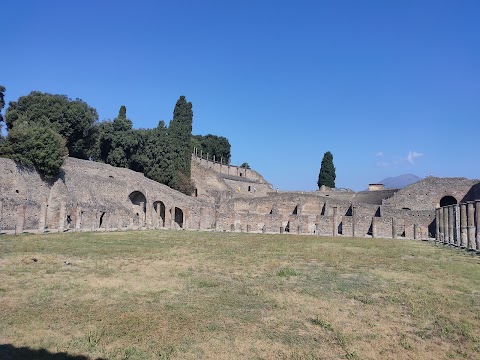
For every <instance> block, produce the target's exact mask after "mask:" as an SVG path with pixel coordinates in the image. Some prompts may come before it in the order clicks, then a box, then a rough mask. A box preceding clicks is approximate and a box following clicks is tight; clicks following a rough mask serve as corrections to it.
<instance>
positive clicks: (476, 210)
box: [475, 200, 480, 251]
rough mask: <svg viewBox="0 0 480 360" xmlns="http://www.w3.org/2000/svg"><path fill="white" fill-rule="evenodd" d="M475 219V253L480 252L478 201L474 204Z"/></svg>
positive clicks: (479, 204) (479, 208)
mask: <svg viewBox="0 0 480 360" xmlns="http://www.w3.org/2000/svg"><path fill="white" fill-rule="evenodd" d="M475 218H476V224H477V239H476V245H477V251H479V250H480V200H477V201H476V203H475Z"/></svg>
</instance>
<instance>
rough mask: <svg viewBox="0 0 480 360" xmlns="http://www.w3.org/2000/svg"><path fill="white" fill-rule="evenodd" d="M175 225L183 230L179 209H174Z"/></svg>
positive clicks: (181, 212)
mask: <svg viewBox="0 0 480 360" xmlns="http://www.w3.org/2000/svg"><path fill="white" fill-rule="evenodd" d="M175 223H176V224H177V225H178V226H179V227H180V228H181V229H183V211H182V209H180V208H177V207H176V208H175Z"/></svg>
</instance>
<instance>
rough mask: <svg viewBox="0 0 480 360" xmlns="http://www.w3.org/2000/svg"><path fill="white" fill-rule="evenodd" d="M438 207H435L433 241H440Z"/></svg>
mask: <svg viewBox="0 0 480 360" xmlns="http://www.w3.org/2000/svg"><path fill="white" fill-rule="evenodd" d="M438 213H439V211H438V209H435V242H439V241H440V224H439V223H438Z"/></svg>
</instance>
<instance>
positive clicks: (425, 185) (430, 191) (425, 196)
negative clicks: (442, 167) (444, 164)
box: [384, 176, 480, 210]
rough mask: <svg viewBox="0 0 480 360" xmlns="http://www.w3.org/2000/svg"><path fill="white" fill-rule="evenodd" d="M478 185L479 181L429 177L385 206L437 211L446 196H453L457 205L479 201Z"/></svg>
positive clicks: (411, 186) (402, 192)
mask: <svg viewBox="0 0 480 360" xmlns="http://www.w3.org/2000/svg"><path fill="white" fill-rule="evenodd" d="M478 183H479V180H469V179H465V178H437V177H433V176H429V177H427V178H425V179H423V180H421V181H418V182H416V183H414V184H411V185H409V186H407V187H405V188H403V189H401V190H399V191H398V192H397V193H396V194H395V195H394V196H392V197H391V198H389V199H387V200H386V201H385V202H384V204H385V205H391V206H393V207H396V208H408V209H411V210H435V209H436V208H438V207H440V200H441V199H442V198H443V197H445V196H453V197H454V198H455V200H456V201H457V203H460V202H465V201H471V200H475V199H479V198H480V191H479V189H478V186H477V185H478Z"/></svg>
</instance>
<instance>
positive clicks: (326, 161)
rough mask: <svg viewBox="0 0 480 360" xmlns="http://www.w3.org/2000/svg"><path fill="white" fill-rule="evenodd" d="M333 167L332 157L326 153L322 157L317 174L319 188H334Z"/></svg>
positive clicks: (329, 153)
mask: <svg viewBox="0 0 480 360" xmlns="http://www.w3.org/2000/svg"><path fill="white" fill-rule="evenodd" d="M335 177H336V176H335V166H333V155H332V153H331V152H330V151H327V152H326V153H325V154H324V155H323V159H322V165H321V166H320V173H319V174H318V181H317V185H318V188H320V187H321V186H322V185H325V186H328V187H329V188H334V187H335Z"/></svg>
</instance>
